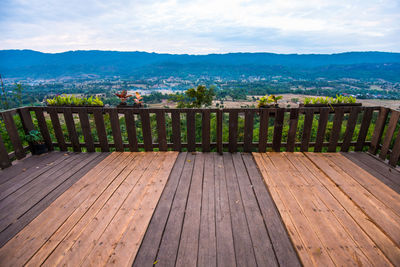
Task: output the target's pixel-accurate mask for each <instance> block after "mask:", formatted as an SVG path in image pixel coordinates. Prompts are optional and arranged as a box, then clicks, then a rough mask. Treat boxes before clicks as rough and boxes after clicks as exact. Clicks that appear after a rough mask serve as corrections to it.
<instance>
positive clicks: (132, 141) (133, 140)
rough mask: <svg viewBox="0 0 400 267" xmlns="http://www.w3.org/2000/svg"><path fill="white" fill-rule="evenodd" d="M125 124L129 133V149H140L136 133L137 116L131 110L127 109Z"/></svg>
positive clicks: (132, 150)
mask: <svg viewBox="0 0 400 267" xmlns="http://www.w3.org/2000/svg"><path fill="white" fill-rule="evenodd" d="M125 126H126V132H127V134H128V142H129V150H130V151H131V152H134V151H135V152H136V151H139V148H138V141H137V135H136V124H135V116H134V114H133V112H132V111H131V110H126V111H125Z"/></svg>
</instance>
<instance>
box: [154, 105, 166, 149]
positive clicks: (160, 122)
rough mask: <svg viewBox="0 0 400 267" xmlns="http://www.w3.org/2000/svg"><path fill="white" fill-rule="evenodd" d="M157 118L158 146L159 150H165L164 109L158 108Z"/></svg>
mask: <svg viewBox="0 0 400 267" xmlns="http://www.w3.org/2000/svg"><path fill="white" fill-rule="evenodd" d="M156 119H157V137H158V147H159V149H160V151H167V133H166V125H165V111H164V110H158V111H157V112H156Z"/></svg>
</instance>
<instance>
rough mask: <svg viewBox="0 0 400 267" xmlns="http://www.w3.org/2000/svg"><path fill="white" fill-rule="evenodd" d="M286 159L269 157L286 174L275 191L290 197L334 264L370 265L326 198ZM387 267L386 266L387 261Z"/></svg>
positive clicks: (274, 155) (275, 155)
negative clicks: (287, 192)
mask: <svg viewBox="0 0 400 267" xmlns="http://www.w3.org/2000/svg"><path fill="white" fill-rule="evenodd" d="M285 155H286V153H271V154H269V155H268V156H269V158H270V159H271V161H272V163H273V164H274V165H275V166H279V169H281V168H282V169H284V170H285V172H281V175H280V179H282V183H281V184H282V187H280V186H279V187H278V190H285V191H289V192H290V193H291V195H292V196H293V198H294V199H295V201H296V202H297V203H298V205H299V206H300V208H301V210H302V212H303V214H304V216H306V218H307V220H308V221H309V223H310V224H311V227H312V228H313V230H314V232H315V233H316V234H317V235H318V238H319V239H320V240H321V241H322V243H323V245H324V246H325V247H326V248H329V250H328V249H327V252H328V254H329V255H330V257H331V258H332V260H333V261H334V262H335V264H336V265H338V266H344V265H361V264H362V266H365V265H369V264H371V262H370V261H369V260H368V258H367V257H366V255H364V253H365V252H368V251H366V249H365V248H363V250H361V248H360V246H361V245H363V246H366V244H364V243H363V244H357V243H356V242H354V240H353V239H352V237H351V236H350V235H349V233H348V230H347V228H346V226H347V225H343V224H342V222H341V221H339V220H338V218H337V216H335V214H334V213H333V211H332V210H330V209H329V208H328V206H327V204H326V202H327V199H326V196H325V194H321V195H320V194H318V192H316V190H313V187H312V186H310V185H313V184H314V183H310V182H309V181H308V179H309V178H308V177H305V176H304V175H303V173H302V172H301V171H299V169H297V168H296V167H295V166H294V165H293V163H291V162H290V161H289V160H288V158H287V157H285ZM289 155H292V154H289ZM317 155H318V154H317ZM319 155H320V154H319ZM336 209H337V208H336ZM305 240H307V237H305ZM338 240H340V242H338ZM371 243H372V242H371ZM372 244H373V243H372ZM369 248H370V249H372V248H373V245H371V246H369ZM374 256H376V254H374ZM386 263H388V262H387V261H386Z"/></svg>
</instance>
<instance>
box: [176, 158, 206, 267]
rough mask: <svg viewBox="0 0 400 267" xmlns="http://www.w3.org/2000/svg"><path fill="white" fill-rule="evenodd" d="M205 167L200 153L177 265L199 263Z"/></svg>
mask: <svg viewBox="0 0 400 267" xmlns="http://www.w3.org/2000/svg"><path fill="white" fill-rule="evenodd" d="M207 167H208V166H207ZM204 168H205V166H204V155H203V153H199V154H197V155H196V158H195V163H194V167H193V173H192V182H191V184H190V189H189V195H188V200H187V204H186V209H185V218H184V222H183V226H182V232H181V237H180V242H179V250H178V255H177V258H176V263H175V266H195V265H196V263H197V256H198V254H197V253H198V250H199V234H200V215H201V201H200V200H201V197H202V186H203V171H204Z"/></svg>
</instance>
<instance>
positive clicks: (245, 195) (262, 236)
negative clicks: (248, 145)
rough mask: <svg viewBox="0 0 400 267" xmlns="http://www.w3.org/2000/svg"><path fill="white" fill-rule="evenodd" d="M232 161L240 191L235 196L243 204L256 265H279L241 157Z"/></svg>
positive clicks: (236, 185)
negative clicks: (237, 196) (238, 196)
mask: <svg viewBox="0 0 400 267" xmlns="http://www.w3.org/2000/svg"><path fill="white" fill-rule="evenodd" d="M232 159H233V163H234V169H235V172H236V178H237V180H236V181H233V182H234V184H235V187H236V190H237V189H239V191H240V193H237V194H238V195H239V194H240V195H241V199H242V202H243V208H244V214H245V215H246V220H247V224H248V228H249V232H250V236H251V240H252V243H253V249H254V255H255V258H256V261H257V265H258V266H261V265H265V266H278V265H279V264H278V261H277V259H276V256H275V252H274V249H273V245H272V241H271V239H270V237H269V235H268V231H267V229H266V228H265V225H264V221H263V217H262V215H261V211H260V209H259V205H258V203H257V199H256V197H255V195H254V191H253V187H252V184H251V183H250V178H249V174H248V173H247V171H246V167H245V165H244V163H243V159H242V155H240V154H233V155H232ZM239 202H240V201H239ZM237 204H239V203H237Z"/></svg>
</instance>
